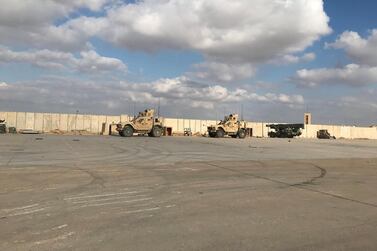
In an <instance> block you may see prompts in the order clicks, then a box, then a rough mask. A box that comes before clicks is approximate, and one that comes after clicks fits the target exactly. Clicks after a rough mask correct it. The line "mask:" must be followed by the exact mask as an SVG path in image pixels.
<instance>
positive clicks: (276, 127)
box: [267, 124, 304, 138]
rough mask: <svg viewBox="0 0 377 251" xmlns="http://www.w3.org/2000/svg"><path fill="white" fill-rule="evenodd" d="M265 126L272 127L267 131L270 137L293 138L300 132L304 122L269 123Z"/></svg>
mask: <svg viewBox="0 0 377 251" xmlns="http://www.w3.org/2000/svg"><path fill="white" fill-rule="evenodd" d="M267 127H269V128H271V129H273V131H270V132H268V136H269V137H270V138H294V137H298V136H300V135H301V134H302V132H301V129H304V124H271V125H267Z"/></svg>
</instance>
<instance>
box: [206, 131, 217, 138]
mask: <svg viewBox="0 0 377 251" xmlns="http://www.w3.org/2000/svg"><path fill="white" fill-rule="evenodd" d="M208 135H209V136H210V137H211V138H214V137H216V133H215V132H209V133H208Z"/></svg>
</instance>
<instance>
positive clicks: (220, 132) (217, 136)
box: [216, 129, 225, 138]
mask: <svg viewBox="0 0 377 251" xmlns="http://www.w3.org/2000/svg"><path fill="white" fill-rule="evenodd" d="M224 135H225V133H224V130H222V129H218V130H217V131H216V138H224Z"/></svg>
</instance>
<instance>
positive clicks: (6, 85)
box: [0, 82, 8, 88]
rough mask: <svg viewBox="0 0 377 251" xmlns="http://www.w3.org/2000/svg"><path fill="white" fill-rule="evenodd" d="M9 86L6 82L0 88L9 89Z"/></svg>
mask: <svg viewBox="0 0 377 251" xmlns="http://www.w3.org/2000/svg"><path fill="white" fill-rule="evenodd" d="M7 87H8V84H7V83H5V82H0V88H7Z"/></svg>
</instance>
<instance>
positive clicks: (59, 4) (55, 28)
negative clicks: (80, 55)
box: [0, 0, 111, 51]
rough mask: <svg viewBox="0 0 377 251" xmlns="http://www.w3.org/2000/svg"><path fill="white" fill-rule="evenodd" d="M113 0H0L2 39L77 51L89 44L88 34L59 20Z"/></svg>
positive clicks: (39, 46)
mask: <svg viewBox="0 0 377 251" xmlns="http://www.w3.org/2000/svg"><path fill="white" fill-rule="evenodd" d="M110 1H111V0H65V1H56V0H49V1H46V0H0V6H1V8H0V43H2V44H5V45H9V46H13V45H21V46H33V47H35V48H43V49H46V48H48V49H53V50H56V49H59V50H65V51H75V50H81V49H83V48H86V43H87V39H88V35H87V34H86V33H82V32H79V31H78V30H74V29H69V28H68V27H66V26H64V25H60V26H59V25H55V24H54V22H55V21H57V20H64V19H68V20H69V19H70V14H72V13H74V12H75V11H77V10H78V9H81V8H84V9H88V10H91V11H100V10H102V8H103V6H104V5H105V4H107V3H108V2H110Z"/></svg>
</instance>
